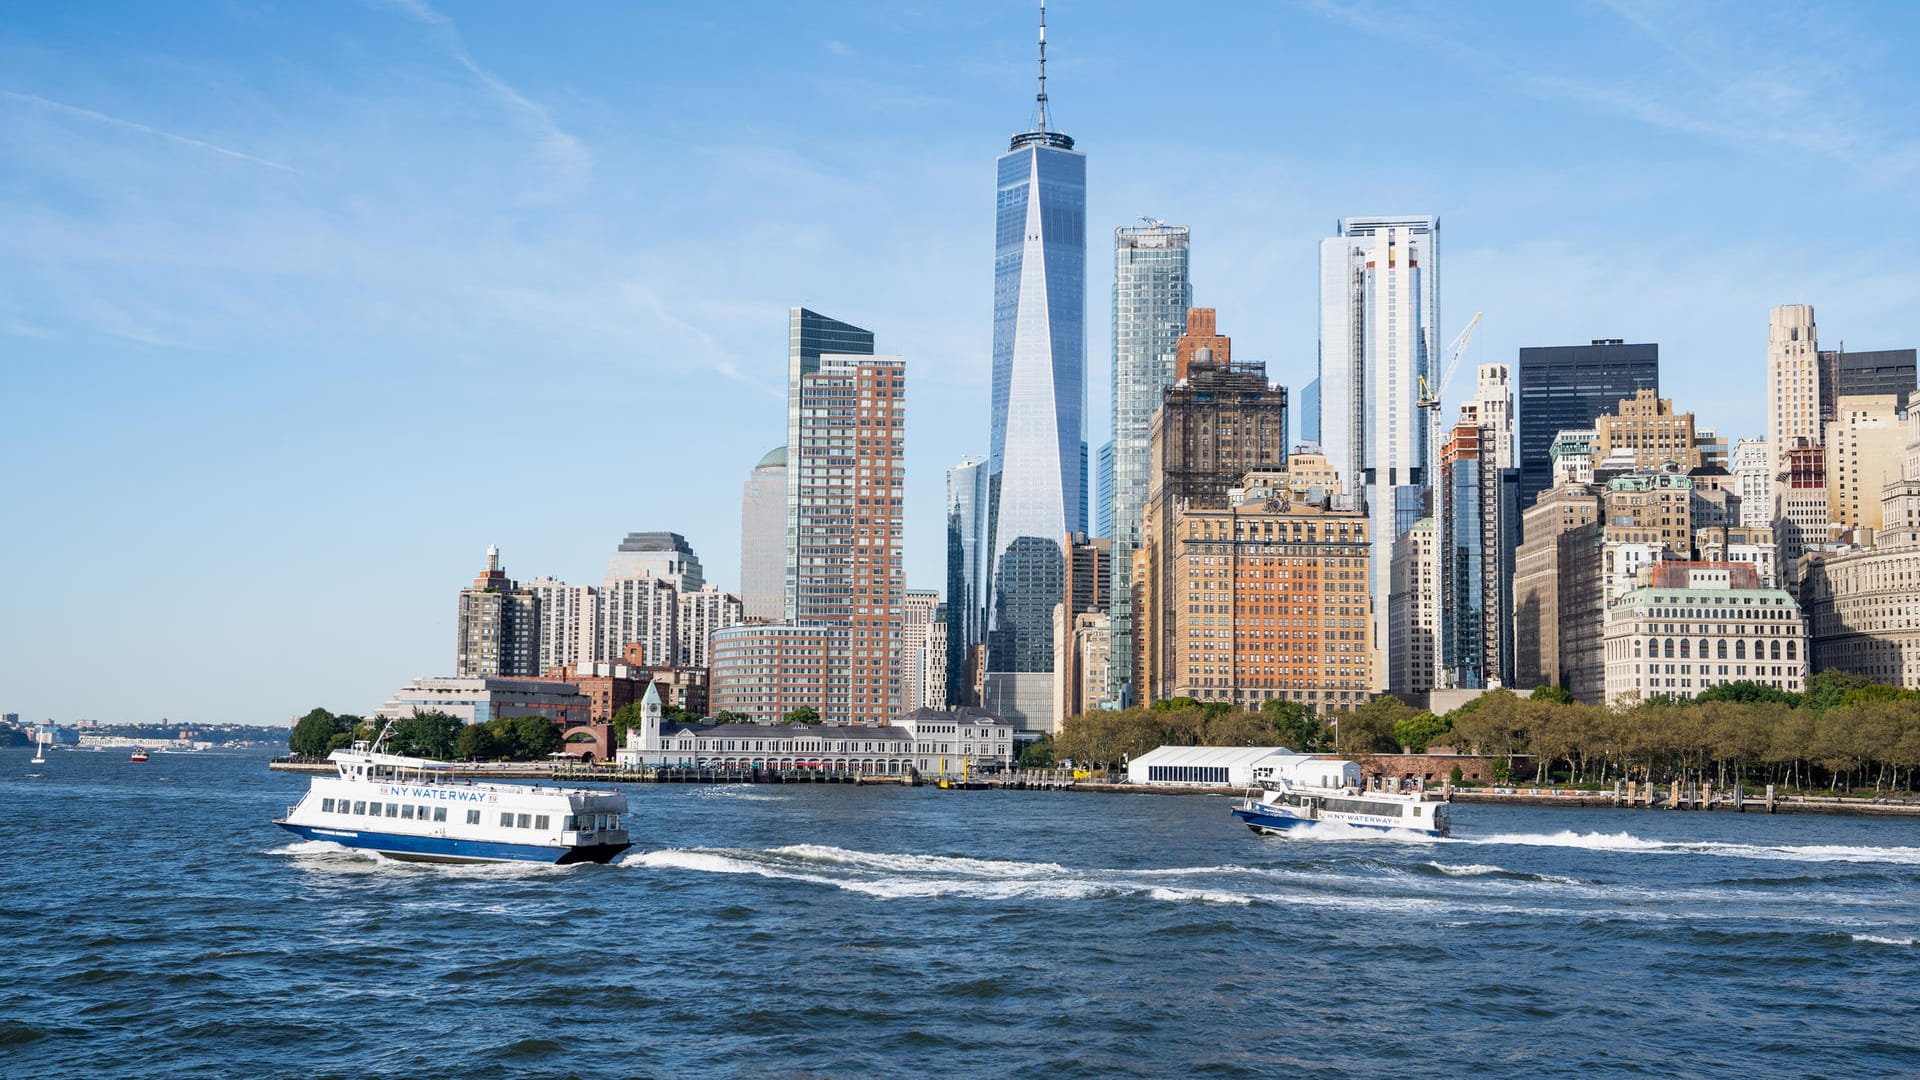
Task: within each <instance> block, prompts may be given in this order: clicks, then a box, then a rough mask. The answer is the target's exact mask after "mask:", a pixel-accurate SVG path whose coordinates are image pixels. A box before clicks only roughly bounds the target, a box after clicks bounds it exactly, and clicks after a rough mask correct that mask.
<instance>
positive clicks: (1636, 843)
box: [1451, 830, 1920, 866]
mask: <svg viewBox="0 0 1920 1080" xmlns="http://www.w3.org/2000/svg"><path fill="white" fill-rule="evenodd" d="M1451 842H1452V843H1456V844H1476V845H1487V846H1494V847H1556V848H1581V849H1584V850H1587V851H1624V852H1633V853H1636V854H1673V855H1711V856H1717V857H1720V858H1728V859H1757V860H1763V861H1775V862H1810V863H1822V862H1843V863H1889V864H1893V865H1898V866H1920V847H1852V846H1846V845H1837V844H1734V843H1724V842H1720V841H1712V840H1648V839H1644V838H1642V837H1638V836H1634V835H1632V834H1630V833H1623V832H1622V833H1577V832H1573V831H1571V830H1562V831H1560V832H1556V833H1503V834H1500V835H1496V836H1470V837H1460V836H1456V837H1454V838H1453V839H1452V841H1451Z"/></svg>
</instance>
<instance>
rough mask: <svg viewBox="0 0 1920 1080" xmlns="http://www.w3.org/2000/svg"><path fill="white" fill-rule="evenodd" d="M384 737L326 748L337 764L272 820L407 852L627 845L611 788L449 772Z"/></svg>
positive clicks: (567, 855) (485, 856) (530, 857)
mask: <svg viewBox="0 0 1920 1080" xmlns="http://www.w3.org/2000/svg"><path fill="white" fill-rule="evenodd" d="M388 727H389V728H391V727H392V724H391V723H389V724H388ZM386 737H387V732H386V731H382V732H381V733H380V737H379V738H377V739H375V740H374V741H373V745H372V746H368V745H367V743H366V742H365V741H364V740H363V741H360V742H356V743H354V744H353V748H352V749H349V750H335V751H334V752H333V753H331V754H328V755H327V760H328V761H331V762H333V764H334V766H335V768H336V770H337V771H336V772H335V773H334V774H330V775H325V776H316V777H314V778H313V783H312V785H311V786H310V787H309V788H308V789H307V794H306V796H305V797H304V798H302V799H301V800H300V802H299V803H298V804H297V805H294V806H290V807H288V808H287V816H286V817H283V818H276V819H274V822H273V823H274V824H275V825H278V826H280V827H281V828H283V829H285V830H287V831H288V832H290V833H293V834H294V835H296V836H300V837H303V838H305V839H308V840H327V841H331V842H333V843H336V844H339V845H341V846H343V847H349V848H358V849H361V850H363V851H373V852H377V853H379V854H381V855H385V856H388V857H389V858H394V859H401V860H405V861H408V862H436V863H488V862H537V863H578V862H597V863H603V862H607V861H609V860H611V859H612V858H613V857H614V856H616V855H618V854H620V853H621V852H623V851H625V850H627V849H628V848H630V847H632V846H633V844H632V843H631V842H630V841H629V840H628V838H627V830H626V828H625V827H624V826H623V825H622V824H621V818H622V816H624V815H625V814H626V812H627V797H626V796H625V795H623V794H621V793H620V792H618V791H602V790H599V789H596V788H562V787H541V786H539V785H537V784H495V783H488V782H485V781H479V782H475V781H472V780H466V781H459V780H455V779H454V778H453V775H452V768H453V767H452V766H451V765H449V764H448V763H446V762H444V761H431V760H428V759H426V758H416V757H403V756H401V755H398V754H385V753H381V752H380V749H379V748H380V745H381V743H382V742H384V741H385V740H386Z"/></svg>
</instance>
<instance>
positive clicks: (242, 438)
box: [0, 0, 1920, 723]
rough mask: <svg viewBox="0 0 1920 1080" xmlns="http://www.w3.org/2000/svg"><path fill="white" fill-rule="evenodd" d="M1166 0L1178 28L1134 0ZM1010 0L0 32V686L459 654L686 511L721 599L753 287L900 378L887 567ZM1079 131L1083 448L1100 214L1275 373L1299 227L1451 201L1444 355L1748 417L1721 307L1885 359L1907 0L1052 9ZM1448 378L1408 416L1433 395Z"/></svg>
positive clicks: (755, 314)
mask: <svg viewBox="0 0 1920 1080" xmlns="http://www.w3.org/2000/svg"><path fill="white" fill-rule="evenodd" d="M1170 15H1173V16H1176V17H1173V18H1169V16H1170ZM1033 22H1034V18H1033V12H1032V10H1031V5H1029V4H1025V3H1017V2H1011V0H1009V2H1000V0H992V2H985V0H981V2H968V3H953V4H931V3H914V2H910V0H888V2H879V0H875V2H871V3H826V2H821V3H809V4H774V3H737V4H726V5H695V4H663V3H648V4H642V3H617V4H616V3H601V4H589V3H574V4H564V5H539V6H535V7H529V6H527V5H525V4H520V3H506V2H500V3H483V2H476V3H456V2H452V0H435V3H433V5H432V6H429V5H428V4H426V3H424V2H421V0H387V2H367V3H358V4H356V3H346V2H342V3H328V4H314V3H306V2H299V0H284V2H259V0H225V2H210V3H203V4H188V3H179V4H134V3H127V4H108V3H99V4H90V5H78V4H15V5H9V6H8V7H7V8H5V9H4V10H3V11H0V146H4V147H5V151H4V153H0V508H3V509H4V514H3V515H0V560H3V561H4V565H5V566H6V567H7V568H8V570H9V571H10V578H11V581H10V583H9V586H8V588H7V589H6V590H5V592H4V596H5V600H4V601H3V602H0V710H5V711H18V712H21V713H23V714H25V715H26V716H27V717H28V718H30V719H38V718H41V717H55V718H58V719H60V720H62V721H71V720H74V719H78V718H82V717H87V718H93V719H98V720H111V721H121V720H126V721H131V720H150V719H157V718H158V717H161V716H167V717H171V718H174V719H176V720H200V721H216V722H217V721H234V722H264V723H278V722H284V721H285V719H286V718H287V717H288V716H289V715H292V714H294V713H297V712H300V711H304V710H305V709H307V708H309V707H311V706H312V705H315V704H325V705H327V706H329V707H332V708H335V709H341V710H349V711H365V710H369V709H372V708H374V707H376V706H377V705H378V704H379V703H380V701H381V700H382V699H383V698H384V697H385V696H386V695H387V694H388V693H389V692H391V691H392V690H393V689H394V688H396V687H397V686H398V685H399V684H400V683H402V682H403V681H404V680H406V679H407V678H410V677H412V676H415V675H422V674H433V673H442V672H445V671H446V670H448V669H449V668H450V666H451V661H452V651H453V641H452V638H453V626H452V622H453V620H452V614H453V607H454V594H455V593H456V591H457V590H458V589H459V588H460V587H461V586H462V585H463V584H464V583H465V582H466V581H467V580H469V579H470V578H471V577H472V575H473V573H474V571H475V570H476V569H477V568H478V566H479V563H480V561H481V557H482V553H483V552H484V551H485V549H486V547H487V545H488V544H498V545H500V547H501V548H502V550H503V552H504V554H505V561H506V565H507V568H508V570H509V572H510V573H512V574H514V575H515V576H518V577H522V578H530V577H533V576H535V575H536V574H542V573H546V574H552V575H554V576H558V577H563V578H567V579H570V580H576V581H588V582H592V581H597V580H598V579H599V577H600V575H601V573H602V571H603V570H604V566H605V561H606V556H607V554H608V553H609V551H610V550H611V548H612V547H613V545H614V544H615V543H616V542H617V541H618V539H619V538H620V536H622V535H623V534H624V533H626V532H627V531H629V530H634V529H671V530H674V531H677V532H681V533H684V534H686V536H687V537H688V538H689V539H690V540H691V541H692V543H693V544H694V546H695V548H696V550H697V551H698V552H699V553H700V555H701V557H702V558H703V560H704V561H705V564H706V566H707V569H708V574H709V576H710V577H711V578H712V579H714V580H716V581H718V582H720V583H721V584H723V585H725V586H728V587H733V586H735V585H736V584H737V582H738V575H739V571H738V558H739V556H738V531H739V496H740V485H741V482H742V481H743V480H744V478H745V476H746V474H747V472H748V470H749V469H750V468H751V467H752V465H753V464H754V462H755V461H757V460H758V459H759V457H760V456H761V454H763V453H764V452H765V451H766V450H767V449H768V448H769V447H772V446H774V445H776V444H778V443H779V442H781V441H782V438H783V428H782V425H783V405H782V398H781V389H780V386H781V379H782V377H783V372H784V365H785V333H786V309H787V307H788V306H790V305H792V304H805V305H807V306H810V307H814V308H816V309H818V310H821V311H824V312H827V313H829V314H831V315H834V316H836V317H839V318H844V319H848V320H850V321H853V322H856V323H859V324H861V325H864V326H868V327H871V328H873V329H874V330H875V331H876V332H877V333H878V335H879V348H880V349H881V351H884V352H891V353H899V354H902V355H905V356H906V357H907V358H908V360H909V363H910V364H911V365H912V367H911V369H910V370H911V372H912V374H911V380H912V382H911V386H912V389H911V390H910V391H909V405H908V409H909V413H908V416H909V419H908V425H909V426H908V447H909V449H908V477H909V479H908V516H909V527H908V534H907V545H908V575H909V584H910V585H911V586H913V587H916V588H933V587H938V586H940V585H941V583H942V579H943V576H944V569H943V566H942V561H943V558H944V543H943V539H942V536H941V527H942V526H941V500H942V491H943V484H944V471H945V469H946V467H947V466H948V465H950V464H952V463H953V462H955V461H957V460H958V459H959V458H960V457H961V456H962V455H963V454H967V453H977V452H982V451H984V450H985V442H986V414H987V403H986V394H987V386H988V376H989V359H988V357H989V347H990V324H991V302H992V297H991V260H992V210H993V160H994V157H995V156H996V155H997V154H998V153H1000V152H1001V151H1002V150H1004V149H1005V146H1006V139H1007V136H1008V135H1009V134H1010V133H1012V132H1014V131H1016V130H1021V129H1024V128H1025V127H1026V126H1028V124H1029V123H1030V122H1031V116H1032V94H1033V83H1032V68H1033V63H1032V51H1033V46H1032V39H1033V36H1034V35H1033ZM1049 22H1050V29H1049V47H1050V61H1051V62H1050V64H1049V74H1050V75H1051V76H1052V78H1051V79H1050V80H1049V89H1050V91H1051V93H1052V100H1053V106H1054V108H1053V115H1054V118H1055V122H1056V126H1058V127H1059V128H1061V129H1063V130H1065V131H1067V132H1069V133H1071V134H1072V135H1073V136H1074V137H1075V138H1076V139H1077V140H1079V144H1080V148H1081V149H1083V150H1085V151H1086V153H1087V155H1088V186H1089V218H1090V221H1089V241H1090V243H1089V259H1088V263H1089V266H1090V268H1091V269H1090V280H1089V283H1088V286H1089V288H1088V294H1089V299H1090V302H1089V305H1088V312H1087V316H1088V323H1089V326H1090V328H1091V333H1090V335H1089V349H1088V360H1089V378H1088V382H1089V385H1090V387H1091V388H1092V389H1091V392H1090V399H1089V417H1090V421H1089V433H1088V435H1089V440H1090V441H1091V442H1093V443H1094V444H1095V445H1098V443H1099V442H1100V441H1101V440H1102V439H1104V437H1105V431H1106V427H1107V420H1106V417H1107V404H1106V398H1107V392H1106V387H1107V385H1108V383H1107V380H1108V378H1109V371H1108V347H1109V346H1108V321H1109V317H1110V313H1109V310H1108V302H1107V297H1108V290H1109V288H1110V285H1111V275H1112V259H1111V255H1110V250H1111V249H1110V246H1109V245H1110V243H1111V241H1110V239H1109V238H1110V236H1111V231H1112V229H1113V228H1114V227H1115V226H1118V225H1122V224H1126V223H1129V222H1130V221H1131V220H1133V219H1134V218H1135V216H1136V215H1141V214H1150V215H1153V216H1156V217H1161V218H1165V219H1167V220H1168V221H1172V222H1177V223H1184V224H1187V225H1190V226H1192V228H1193V230H1194V242H1193V247H1194V254H1193V268H1194V279H1195V295H1196V300H1197V302H1199V303H1201V304H1205V305H1208V306H1213V307H1217V308H1218V309H1220V325H1221V328H1222V330H1223V331H1225V332H1226V333H1229V334H1231V335H1233V337H1234V338H1235V351H1236V354H1237V355H1244V356H1247V357H1249V358H1254V359H1264V360H1266V361H1267V362H1268V364H1269V370H1270V372H1271V373H1272V374H1273V375H1274V377H1275V378H1276V379H1277V380H1278V381H1280V382H1282V383H1284V384H1286V385H1288V386H1289V387H1292V388H1293V389H1295V390H1296V391H1298V389H1299V388H1300V387H1302V386H1304V385H1305V383H1306V382H1307V381H1308V380H1310V379H1311V378H1312V377H1313V365H1314V353H1315V340H1316V333H1317V329H1316V319H1317V315H1316V310H1317V309H1316V296H1315V288H1316V286H1315V269H1314V260H1315V252H1316V246H1317V243H1318V241H1319V239H1320V238H1321V237H1322V236H1325V235H1327V234H1328V232H1329V231H1330V229H1331V227H1332V225H1333V222H1334V219H1335V218H1337V217H1340V216H1344V215H1349V214H1366V213H1403V212H1420V213H1437V214H1439V215H1440V216H1441V218H1442V279H1441V294H1442V296H1441V307H1442V315H1443V322H1444V323H1445V325H1446V327H1447V334H1446V336H1447V337H1451V336H1452V334H1453V331H1455V330H1457V329H1458V327H1459V326H1461V325H1463V324H1464V323H1465V322H1466V320H1467V319H1468V318H1470V317H1471V316H1472V314H1473V313H1474V312H1475V311H1485V312H1486V319H1485V321H1484V322H1483V323H1482V327H1481V330H1480V333H1479V335H1478V337H1477V339H1476V341H1475V344H1474V347H1473V349H1472V350H1471V352H1470V353H1469V356H1468V362H1469V363H1472V362H1486V361H1492V360H1504V361H1508V362H1511V361H1512V359H1513V355H1514V351H1515V350H1516V349H1517V348H1519V347H1521V346H1524V345H1545V344H1565V343H1578V342H1584V341H1586V340H1588V339H1589V338H1593V337H1602V336H1605V337H1623V338H1626V339H1628V340H1633V341H1657V342H1659V343H1660V345H1661V351H1662V361H1663V364H1662V367H1663V371H1662V379H1663V387H1664V389H1665V391H1666V392H1667V393H1668V394H1669V395H1671V396H1673V397H1674V398H1676V399H1677V401H1678V403H1679V404H1680V406H1681V407H1682V408H1692V409H1694V410H1695V411H1696V412H1698V413H1699V414H1700V415H1701V417H1702V419H1703V420H1704V421H1706V422H1709V423H1712V424H1714V425H1716V426H1718V427H1719V428H1720V429H1721V430H1722V431H1723V432H1724V433H1727V434H1729V435H1733V436H1741V435H1749V434H1757V433H1760V432H1762V431H1763V429H1764V417H1763V415H1762V413H1761V412H1760V408H1761V402H1762V398H1763V395H1762V387H1761V381H1762V376H1763V373H1764V370H1765V362H1764V354H1765V341H1766V321H1767V309H1768V308H1769V307H1770V306H1771V305H1774V304H1780V303H1799V302H1805V303H1812V304H1814V305H1816V307H1817V311H1818V316H1819V322H1820V329H1821V336H1822V340H1823V342H1832V341H1836V340H1841V339H1844V340H1845V341H1846V343H1847V344H1848V346H1849V347H1852V348H1876V347H1880V348H1893V347H1909V346H1913V345H1915V344H1920V266H1917V265H1916V263H1915V261H1914V260H1913V259H1912V258H1911V257H1910V253H1909V248H1910V246H1911V243H1912V238H1911V237H1909V236H1908V235H1906V233H1907V228H1909V227H1911V225H1912V224H1913V223H1915V222H1916V221H1920V194H1916V192H1920V186H1917V185H1920V113H1917V112H1916V110H1915V109H1914V108H1913V102H1914V101H1915V100H1920V86H1917V85H1916V82H1920V79H1917V78H1916V76H1915V74H1914V68H1913V65H1912V63H1911V58H1910V57H1909V56H1907V55H1905V51H1904V50H1905V49H1907V48H1908V47H1910V46H1911V43H1912V42H1914V41H1916V40H1920V7H1916V6H1915V5H1907V4H1885V5H1868V4H1846V5H1839V4H1834V5H1827V4H1796V5H1777V4H1768V3H1763V2H1757V0H1755V2H1729V3H1705V2H1703V3H1679V4H1651V3H1648V4H1640V3H1631V2H1626V0H1610V2H1577V0H1575V2H1569V3H1565V4H1520V3H1487V4H1472V5H1449V6H1447V7H1446V8H1445V9H1444V10H1443V9H1440V8H1438V7H1436V6H1432V5H1420V6H1415V5H1387V4H1368V3H1347V2H1339V0H1325V2H1303V3H1275V4H1270V5H1267V4H1262V5H1248V4H1241V3H1224V2H1223V3H1208V2H1201V3H1196V4H1190V5H1187V6H1185V7H1182V8H1180V9H1178V10H1177V11H1174V10H1173V9H1169V8H1168V7H1167V5H1165V4H1164V3H1151V4H1149V3H1135V2H1130V0H1101V2H1098V3H1095V2H1092V0H1056V2H1055V4H1054V5H1053V6H1052V10H1051V11H1050V12H1049ZM1470 385H1471V379H1470V378H1465V379H1457V380H1456V384H1455V387H1454V389H1455V391H1456V393H1454V394H1453V395H1452V396H1454V397H1458V396H1460V395H1459V393H1458V391H1460V390H1461V388H1462V387H1464V386H1470Z"/></svg>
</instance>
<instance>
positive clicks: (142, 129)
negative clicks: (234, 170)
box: [0, 90, 300, 173]
mask: <svg viewBox="0 0 1920 1080" xmlns="http://www.w3.org/2000/svg"><path fill="white" fill-rule="evenodd" d="M0 97H4V98H7V99H9V100H12V101H19V102H24V103H26V104H29V105H34V106H37V107H39V108H42V109H48V110H51V111H53V112H58V113H63V114H66V115H68V116H78V117H81V118H83V119H87V120H91V121H93V122H94V123H97V124H107V125H110V126H112V127H117V128H122V129H124V130H127V131H137V132H139V133H141V134H142V135H150V136H152V137H154V138H156V139H165V140H166V141H168V142H171V143H177V144H179V145H181V146H191V147H194V148H195V149H198V150H206V151H208V152H210V153H215V154H219V155H221V156H222V157H230V158H233V159H235V160H237V161H245V162H250V163H252V164H254V165H260V166H263V167H265V168H269V169H279V170H281V171H283V172H290V173H298V172H299V171H300V170H298V169H296V168H294V167H293V166H291V165H288V164H286V163H284V162H279V161H272V160H269V159H267V158H263V157H258V156H256V155H253V154H248V153H245V152H243V151H239V150H235V149H233V148H232V147H227V146H221V145H220V144H219V143H211V142H208V141H206V140H205V139H195V138H192V137H190V136H186V135H180V134H176V133H174V132H171V131H163V130H161V129H160V128H157V127H149V126H148V125H146V124H140V123H135V122H134V121H132V120H123V119H121V118H120V117H117V116H108V115H107V114H106V113H103V112H96V111H94V110H93V109H83V108H81V107H80V106H78V105H69V104H67V103H66V102H63V101H54V100H52V99H51V98H43V97H41V96H40V95H38V94H23V93H20V92H19V91H16V90H0Z"/></svg>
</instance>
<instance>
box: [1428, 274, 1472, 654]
mask: <svg viewBox="0 0 1920 1080" xmlns="http://www.w3.org/2000/svg"><path fill="white" fill-rule="evenodd" d="M1484 314H1486V312H1483V311H1476V312H1474V313H1473V318H1472V320H1471V321H1469V322H1468V323H1467V328H1466V329H1465V330H1462V331H1460V336H1459V337H1456V338H1454V339H1453V344H1451V345H1448V346H1447V358H1446V368H1445V369H1444V371H1443V372H1442V373H1441V375H1440V381H1439V382H1438V383H1429V382H1428V381H1427V378H1426V376H1424V375H1422V376H1421V377H1420V396H1419V397H1418V398H1416V399H1415V400H1414V405H1415V407H1417V408H1421V409H1426V410H1428V412H1427V513H1429V514H1431V515H1432V516H1433V527H1434V530H1435V532H1436V533H1437V534H1438V535H1439V536H1440V537H1441V538H1442V539H1441V546H1442V547H1444V546H1445V544H1446V540H1445V537H1446V535H1447V518H1446V488H1445V486H1444V485H1443V484H1441V482H1440V445H1441V444H1440V431H1441V429H1442V428H1444V427H1445V426H1446V425H1445V424H1444V423H1443V422H1442V419H1441V415H1440V399H1441V397H1442V395H1444V394H1445V393H1446V392H1447V384H1448V383H1450V382H1452V381H1453V373H1454V371H1455V370H1456V369H1457V368H1459V366H1460V356H1461V354H1462V353H1465V352H1466V351H1467V343H1468V342H1469V341H1472V340H1473V331H1474V329H1475V328H1476V327H1478V326H1479V325H1480V317H1481V316H1482V315H1484ZM1434 588H1435V589H1441V588H1443V584H1442V582H1441V581H1440V573H1439V568H1438V567H1435V568H1434ZM1442 600H1443V598H1442V597H1438V596H1436V597H1435V598H1434V601H1435V604H1434V614H1435V625H1434V631H1435V634H1436V637H1435V640H1434V643H1433V686H1434V688H1435V689H1436V690H1437V689H1440V688H1442V687H1447V686H1450V685H1451V684H1452V681H1453V680H1452V678H1451V676H1450V673H1449V671H1448V668H1447V660H1446V655H1447V650H1446V644H1445V642H1443V641H1440V640H1439V637H1438V635H1439V634H1440V632H1441V631H1442V629H1443V628H1444V626H1445V623H1446V619H1445V617H1444V616H1443V615H1442V614H1441V608H1442V606H1443V604H1442Z"/></svg>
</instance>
